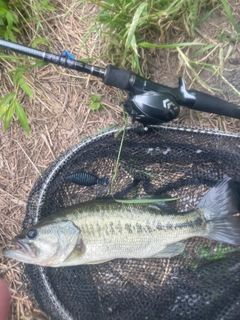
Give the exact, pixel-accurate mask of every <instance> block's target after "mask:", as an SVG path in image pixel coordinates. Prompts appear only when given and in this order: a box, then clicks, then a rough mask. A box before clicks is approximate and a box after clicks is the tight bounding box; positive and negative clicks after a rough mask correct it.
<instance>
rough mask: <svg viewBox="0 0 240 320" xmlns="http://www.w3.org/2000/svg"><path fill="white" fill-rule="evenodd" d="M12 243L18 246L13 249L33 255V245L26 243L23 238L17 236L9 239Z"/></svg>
mask: <svg viewBox="0 0 240 320" xmlns="http://www.w3.org/2000/svg"><path fill="white" fill-rule="evenodd" d="M11 242H12V243H13V244H14V245H16V246H18V248H16V249H15V251H19V252H20V253H22V254H25V255H28V256H30V257H32V258H34V257H35V254H34V247H33V246H32V245H31V244H30V243H28V242H25V241H24V239H20V238H19V237H18V236H17V237H16V238H14V239H12V241H11Z"/></svg>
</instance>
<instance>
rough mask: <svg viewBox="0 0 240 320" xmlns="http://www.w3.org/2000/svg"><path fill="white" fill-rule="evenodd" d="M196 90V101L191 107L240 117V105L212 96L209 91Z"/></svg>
mask: <svg viewBox="0 0 240 320" xmlns="http://www.w3.org/2000/svg"><path fill="white" fill-rule="evenodd" d="M196 92H197V95H196V102H195V103H194V105H193V106H192V107H190V108H191V109H194V110H199V111H203V112H209V113H216V114H219V115H222V116H227V117H232V118H236V119H240V106H237V105H235V104H233V103H230V102H227V101H225V100H222V99H219V98H217V97H214V96H211V95H209V94H207V93H203V92H200V91H196Z"/></svg>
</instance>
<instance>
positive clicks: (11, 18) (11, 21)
mask: <svg viewBox="0 0 240 320" xmlns="http://www.w3.org/2000/svg"><path fill="white" fill-rule="evenodd" d="M6 19H7V23H8V26H9V27H10V28H12V26H13V16H12V15H11V13H10V11H7V13H6Z"/></svg>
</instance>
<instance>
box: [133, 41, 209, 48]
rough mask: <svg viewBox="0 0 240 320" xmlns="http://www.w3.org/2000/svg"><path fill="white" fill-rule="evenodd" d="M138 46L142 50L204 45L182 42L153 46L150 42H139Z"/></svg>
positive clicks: (202, 44) (203, 44)
mask: <svg viewBox="0 0 240 320" xmlns="http://www.w3.org/2000/svg"><path fill="white" fill-rule="evenodd" d="M138 45H139V46H140V47H143V48H159V49H176V48H179V47H189V46H205V45H206V44H205V43H201V42H183V43H172V44H154V43H150V42H141V43H139V44H138Z"/></svg>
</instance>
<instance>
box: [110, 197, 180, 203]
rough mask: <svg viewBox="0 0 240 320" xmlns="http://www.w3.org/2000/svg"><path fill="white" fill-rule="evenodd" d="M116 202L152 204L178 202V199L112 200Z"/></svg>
mask: <svg viewBox="0 0 240 320" xmlns="http://www.w3.org/2000/svg"><path fill="white" fill-rule="evenodd" d="M114 200H115V201H116V202H120V203H154V202H168V201H175V200H179V198H167V199H128V200H119V199H114Z"/></svg>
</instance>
